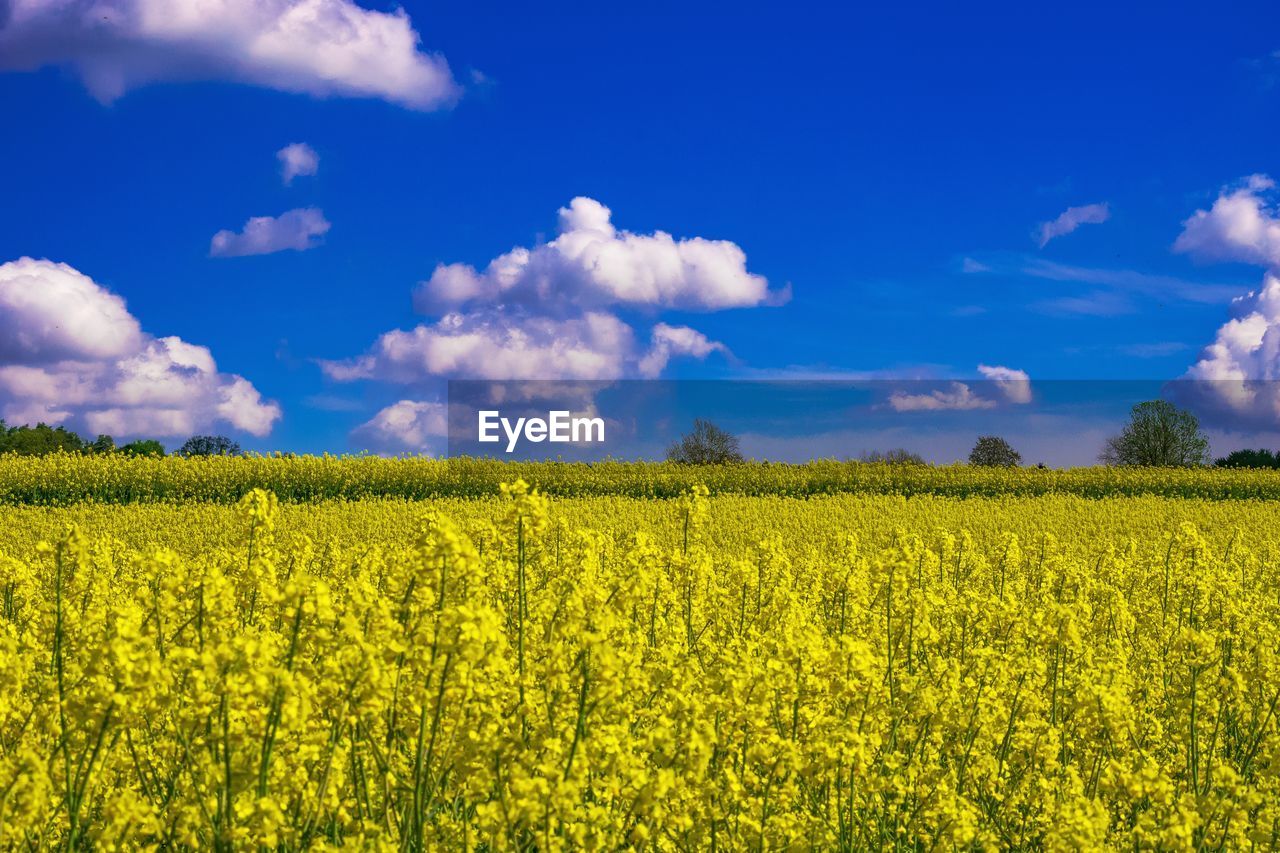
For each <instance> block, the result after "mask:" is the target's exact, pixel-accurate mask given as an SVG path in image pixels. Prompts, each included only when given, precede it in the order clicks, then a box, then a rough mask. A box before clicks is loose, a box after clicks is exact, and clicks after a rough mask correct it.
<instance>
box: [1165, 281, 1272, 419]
mask: <svg viewBox="0 0 1280 853" xmlns="http://www.w3.org/2000/svg"><path fill="white" fill-rule="evenodd" d="M1232 315H1233V316H1232V318H1231V319H1230V320H1228V321H1227V322H1226V323H1224V324H1223V325H1222V327H1221V328H1219V329H1218V333H1217V335H1216V336H1215V337H1214V341H1213V343H1211V344H1209V345H1208V346H1207V347H1205V348H1204V350H1202V351H1201V353H1200V358H1199V360H1197V361H1196V363H1195V364H1193V365H1192V366H1191V367H1190V368H1188V369H1187V372H1186V373H1185V374H1184V375H1183V380H1189V381H1180V382H1177V383H1174V388H1173V390H1174V395H1175V396H1177V397H1179V398H1180V399H1182V400H1183V402H1186V403H1188V404H1192V405H1194V406H1195V408H1196V410H1197V412H1199V413H1200V414H1201V415H1202V416H1204V417H1205V418H1206V420H1208V421H1210V422H1212V423H1217V424H1221V425H1235V426H1241V427H1244V426H1259V425H1261V426H1265V427H1276V426H1280V381H1277V380H1280V278H1278V277H1277V275H1276V274H1275V273H1271V272H1269V273H1267V275H1266V276H1265V278H1264V279H1263V283H1262V287H1261V289H1259V290H1257V291H1254V292H1251V293H1249V294H1247V295H1246V296H1242V297H1241V298H1240V299H1238V300H1237V301H1236V304H1235V305H1234V306H1232Z"/></svg>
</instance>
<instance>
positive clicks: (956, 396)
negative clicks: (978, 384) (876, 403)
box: [889, 382, 996, 412]
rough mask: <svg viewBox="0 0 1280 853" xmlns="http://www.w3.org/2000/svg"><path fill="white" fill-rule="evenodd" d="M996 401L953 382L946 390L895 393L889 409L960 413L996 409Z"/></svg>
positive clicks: (890, 396) (892, 395)
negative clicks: (921, 392) (970, 410)
mask: <svg viewBox="0 0 1280 853" xmlns="http://www.w3.org/2000/svg"><path fill="white" fill-rule="evenodd" d="M995 407H996V401H995V400H992V399H989V398H987V397H981V396H979V395H977V394H975V393H974V392H973V389H972V388H970V387H969V386H968V385H966V384H965V383H963V382H952V383H951V384H950V385H948V386H947V387H946V388H945V389H936V390H933V391H927V392H925V393H923V394H908V393H906V392H905V391H895V392H893V393H892V394H891V395H889V408H891V409H893V410H894V411H895V412H958V411H967V410H969V409H994V408H995Z"/></svg>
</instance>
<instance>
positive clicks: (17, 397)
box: [0, 258, 280, 437]
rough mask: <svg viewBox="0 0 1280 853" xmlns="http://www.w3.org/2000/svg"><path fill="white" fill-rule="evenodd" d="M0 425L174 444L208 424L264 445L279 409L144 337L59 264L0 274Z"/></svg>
mask: <svg viewBox="0 0 1280 853" xmlns="http://www.w3.org/2000/svg"><path fill="white" fill-rule="evenodd" d="M0 341H4V342H5V343H4V345H3V346H2V347H0V416H3V417H4V418H5V419H6V420H8V421H9V422H11V423H35V422H37V421H45V422H47V423H63V422H67V423H70V424H71V425H72V426H73V427H77V428H85V429H87V430H88V431H89V432H92V433H97V432H110V433H115V434H119V435H126V436H137V435H142V436H148V437H176V436H182V435H190V434H191V433H193V432H196V431H198V430H201V429H206V428H209V427H211V426H212V425H214V424H218V423H221V424H227V425H230V426H231V427H234V428H236V429H239V430H243V431H245V432H248V433H252V434H253V435H266V434H267V433H269V432H270V431H271V428H272V426H273V425H274V423H275V421H276V420H278V419H279V418H280V407H279V406H278V405H276V404H275V403H273V402H268V401H264V400H263V399H262V395H261V394H260V393H259V392H258V390H257V389H256V388H254V387H253V385H252V384H250V383H249V382H248V380H246V379H244V378H243V377H240V376H236V375H234V374H226V373H220V372H219V371H218V369H217V365H216V364H215V363H214V360H213V355H212V354H211V353H210V352H209V350H208V349H206V348H205V347H202V346H197V345H194V344H190V343H187V342H186V341H183V340H182V339H180V338H177V337H163V338H156V337H152V336H150V335H147V334H145V333H144V332H143V331H142V329H141V327H140V326H139V324H138V321H137V320H136V319H135V318H134V317H133V316H132V315H131V314H129V312H128V310H127V309H126V307H125V303H124V300H122V299H121V298H120V297H119V296H117V295H116V294H113V293H111V292H110V291H108V290H107V289H106V288H104V287H103V286H102V285H100V284H97V283H96V282H94V281H93V280H92V279H90V278H89V277H88V276H85V275H83V274H82V273H80V272H78V271H77V270H75V269H73V268H72V267H70V266H67V265H66V264H57V263H53V262H51V261H45V260H33V259H31V258H21V259H19V260H16V261H10V262H9V263H6V264H2V265H0Z"/></svg>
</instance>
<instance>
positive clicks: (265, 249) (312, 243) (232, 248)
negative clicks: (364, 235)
mask: <svg viewBox="0 0 1280 853" xmlns="http://www.w3.org/2000/svg"><path fill="white" fill-rule="evenodd" d="M329 227H330V226H329V220H327V219H325V218H324V213H323V212H321V211H320V209H319V208H316V207H298V208H294V209H293V210H290V211H287V212H285V213H282V214H280V215H279V216H255V217H253V218H252V219H250V220H249V221H248V222H246V223H245V225H244V230H242V231H240V232H239V233H237V232H235V231H229V230H226V229H224V230H222V231H219V232H218V233H217V234H214V235H213V239H212V240H211V241H209V254H210V255H211V256H213V257H215V258H237V257H242V256H244V255H269V254H271V253H272V252H283V251H285V250H286V249H292V250H294V251H298V252H304V251H306V250H307V249H314V248H315V247H316V246H318V245H320V237H322V236H324V235H325V234H327V233H328V231H329Z"/></svg>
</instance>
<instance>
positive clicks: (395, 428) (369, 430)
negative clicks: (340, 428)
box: [351, 400, 448, 453]
mask: <svg viewBox="0 0 1280 853" xmlns="http://www.w3.org/2000/svg"><path fill="white" fill-rule="evenodd" d="M447 434H448V408H447V407H446V406H445V404H444V403H437V402H419V401H416V400H401V401H399V402H398V403H393V404H392V405H390V406H387V407H386V408H385V409H382V410H381V411H380V412H378V413H377V414H376V415H374V416H373V417H372V418H371V419H369V420H368V421H367V422H365V423H363V424H361V425H360V426H358V427H356V428H355V430H353V431H352V433H351V437H352V439H353V440H354V441H356V442H358V443H359V444H361V445H362V447H363V448H364V449H365V450H372V451H375V452H379V453H386V452H392V453H394V452H398V451H402V450H412V451H416V452H418V453H424V452H433V453H439V452H440V449H441V440H442V439H443V438H444V436H445V435H447Z"/></svg>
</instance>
